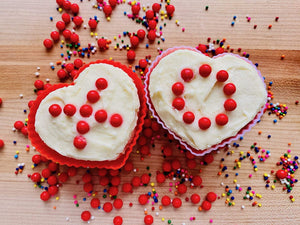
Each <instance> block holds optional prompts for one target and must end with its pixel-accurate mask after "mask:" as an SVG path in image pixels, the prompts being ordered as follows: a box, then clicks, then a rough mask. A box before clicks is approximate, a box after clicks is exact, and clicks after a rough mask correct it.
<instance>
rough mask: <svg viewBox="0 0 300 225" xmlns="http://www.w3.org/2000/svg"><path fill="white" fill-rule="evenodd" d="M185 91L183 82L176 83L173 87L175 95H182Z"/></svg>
mask: <svg viewBox="0 0 300 225" xmlns="http://www.w3.org/2000/svg"><path fill="white" fill-rule="evenodd" d="M183 91H184V85H183V83H181V82H176V83H174V84H173V85H172V92H173V93H174V94H175V95H181V94H182V93H183Z"/></svg>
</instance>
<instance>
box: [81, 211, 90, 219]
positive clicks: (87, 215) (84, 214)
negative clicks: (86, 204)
mask: <svg viewBox="0 0 300 225" xmlns="http://www.w3.org/2000/svg"><path fill="white" fill-rule="evenodd" d="M91 216H92V215H91V213H90V211H83V212H82V213H81V219H82V220H83V221H89V220H90V219H91Z"/></svg>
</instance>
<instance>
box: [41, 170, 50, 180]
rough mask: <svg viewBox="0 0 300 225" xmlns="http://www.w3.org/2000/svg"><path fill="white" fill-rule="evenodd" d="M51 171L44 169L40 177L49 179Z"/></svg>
mask: <svg viewBox="0 0 300 225" xmlns="http://www.w3.org/2000/svg"><path fill="white" fill-rule="evenodd" d="M51 173H52V172H51V170H49V169H48V168H45V169H43V170H42V176H43V177H44V178H48V177H50V176H51Z"/></svg>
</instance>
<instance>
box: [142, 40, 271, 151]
mask: <svg viewBox="0 0 300 225" xmlns="http://www.w3.org/2000/svg"><path fill="white" fill-rule="evenodd" d="M181 49H187V50H191V51H195V52H198V53H200V54H203V53H202V52H201V51H199V50H197V49H196V48H192V47H188V46H178V47H173V48H169V49H167V50H166V51H164V52H162V54H161V55H159V56H157V57H156V59H155V60H154V61H153V62H152V64H151V66H150V67H149V70H148V72H147V74H146V78H145V93H146V100H147V105H148V107H149V110H150V111H151V113H152V115H153V117H154V118H155V119H156V120H157V122H158V123H159V124H160V125H161V126H162V127H163V128H164V129H165V130H167V131H168V132H169V133H170V134H171V135H172V136H173V137H174V138H175V139H176V140H178V141H179V142H180V144H182V145H183V146H184V147H185V148H186V149H187V150H189V151H190V152H191V153H192V154H193V155H196V156H203V155H205V154H208V153H211V152H212V151H215V150H218V149H220V148H223V147H225V146H226V145H229V144H230V143H231V142H232V141H235V140H237V139H239V138H240V137H242V136H243V135H244V134H245V133H246V132H248V131H250V130H251V128H252V127H253V126H254V125H255V124H256V123H257V122H258V121H259V120H260V118H261V117H262V115H263V114H264V111H265V109H266V104H265V105H264V106H263V107H262V108H261V110H260V111H259V112H258V113H257V114H256V116H255V117H254V119H253V120H251V121H250V122H249V123H248V124H246V125H245V126H244V127H243V128H241V129H240V131H239V132H238V133H237V134H236V135H235V136H232V137H228V138H226V139H224V140H223V141H222V142H220V143H218V144H215V145H213V146H212V147H210V148H207V149H203V150H201V149H200V150H199V149H195V148H193V147H191V146H190V145H188V144H187V143H186V142H184V141H183V140H182V139H181V137H179V136H178V135H176V133H174V132H173V131H172V130H171V129H170V128H168V127H167V126H166V125H165V123H164V122H163V121H162V120H161V119H160V117H159V115H158V114H157V112H156V110H155V108H154V106H153V104H152V101H151V98H150V94H149V90H148V87H149V78H150V76H151V73H152V71H153V69H154V68H155V67H156V65H157V64H158V63H159V61H160V60H161V59H163V58H164V57H165V56H167V55H169V54H170V53H172V52H175V51H177V50H181ZM224 55H233V56H235V57H238V58H240V59H243V60H244V61H246V62H247V63H249V64H250V65H252V66H253V67H254V68H255V69H256V66H255V65H254V64H253V63H252V62H251V61H250V60H249V59H247V58H244V57H241V56H239V55H236V54H232V53H223V54H219V55H217V56H214V57H213V58H218V57H222V56H224ZM256 71H257V72H258V74H259V77H260V78H261V80H262V82H263V84H264V87H265V88H266V84H265V82H264V79H263V77H262V75H261V73H260V71H259V70H258V69H256Z"/></svg>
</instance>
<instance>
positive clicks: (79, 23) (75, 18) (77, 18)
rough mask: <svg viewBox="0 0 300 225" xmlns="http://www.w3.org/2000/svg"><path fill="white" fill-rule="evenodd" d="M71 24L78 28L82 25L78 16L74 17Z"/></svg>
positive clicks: (81, 20)
mask: <svg viewBox="0 0 300 225" xmlns="http://www.w3.org/2000/svg"><path fill="white" fill-rule="evenodd" d="M73 23H74V24H75V25H76V26H78V27H79V26H81V24H82V23H83V19H82V18H81V17H80V16H74V17H73Z"/></svg>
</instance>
